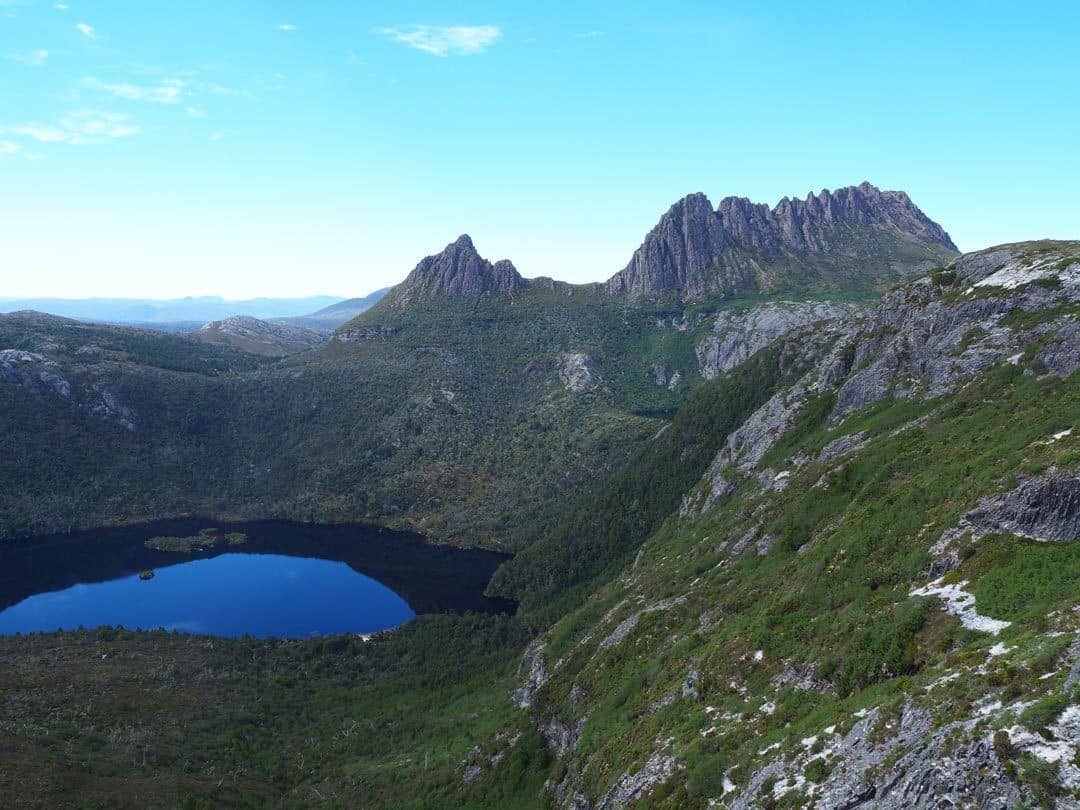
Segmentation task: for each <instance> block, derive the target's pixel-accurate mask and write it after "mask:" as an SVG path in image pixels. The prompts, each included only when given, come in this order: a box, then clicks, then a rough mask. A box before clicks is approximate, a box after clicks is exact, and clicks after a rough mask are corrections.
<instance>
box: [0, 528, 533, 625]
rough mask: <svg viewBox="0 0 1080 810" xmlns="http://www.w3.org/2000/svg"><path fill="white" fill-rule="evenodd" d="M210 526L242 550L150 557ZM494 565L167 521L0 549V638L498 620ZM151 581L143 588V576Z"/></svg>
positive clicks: (355, 540) (313, 534)
mask: <svg viewBox="0 0 1080 810" xmlns="http://www.w3.org/2000/svg"><path fill="white" fill-rule="evenodd" d="M211 525H213V526H216V527H218V528H221V529H222V530H224V531H230V532H234V531H235V532H243V533H245V534H247V536H248V541H247V543H245V544H244V545H242V546H225V545H222V546H218V547H215V548H213V549H210V550H208V551H195V552H193V553H191V554H183V553H178V552H164V551H157V550H154V549H148V548H146V547H145V545H144V543H145V541H146V540H147V539H149V538H150V537H155V536H159V535H167V536H188V535H191V534H195V533H196V532H197V531H198V530H199V529H201V528H207V527H210V526H211ZM503 559H505V558H504V557H503V556H502V555H498V554H493V553H490V552H482V551H462V550H458V549H449V548H444V547H436V546H430V545H427V544H426V543H425V542H424V541H423V539H422V538H420V537H418V536H416V535H411V534H406V533H403V532H391V531H387V530H384V529H378V528H372V527H367V526H313V525H308V524H303V525H301V524H291V523H283V522H271V521H266V522H260V523H248V524H228V525H223V524H220V523H219V524H208V523H203V522H198V521H170V522H165V523H158V524H153V525H149V526H142V527H127V528H123V529H111V530H102V531H98V532H83V533H79V534H76V535H64V536H54V537H47V538H38V539H36V540H29V541H25V542H19V543H8V544H5V545H2V546H0V634H7V635H10V634H13V633H16V632H19V633H28V632H37V631H47V632H48V631H54V630H58V629H64V630H72V629H76V628H78V627H87V628H92V627H101V626H120V627H126V628H129V629H144V630H152V629H157V628H164V629H166V630H175V631H180V632H189V633H200V634H210V635H220V636H243V635H252V636H264V637H265V636H277V637H291V638H303V637H308V636H312V635H327V634H337V633H373V632H376V631H378V630H385V629H389V628H392V627H396V626H398V625H400V624H401V623H403V622H406V621H408V620H409V619H411V618H412V617H413V616H415V615H416V614H417V613H433V612H448V611H454V612H462V611H466V610H473V611H484V612H494V611H505V610H508V609H510V608H511V607H512V605H511V604H509V603H507V602H505V601H503V600H495V599H488V598H486V597H484V596H483V591H484V588H485V587H486V585H487V581H488V579H490V577H491V574H492V573H493V572H494V570H495V568H496V567H497V566H498V565H499V564H500V563H501V562H502V560H503ZM147 570H149V571H153V572H154V576H153V578H152V579H147V580H144V579H141V578H140V576H139V573H140V572H142V571H147Z"/></svg>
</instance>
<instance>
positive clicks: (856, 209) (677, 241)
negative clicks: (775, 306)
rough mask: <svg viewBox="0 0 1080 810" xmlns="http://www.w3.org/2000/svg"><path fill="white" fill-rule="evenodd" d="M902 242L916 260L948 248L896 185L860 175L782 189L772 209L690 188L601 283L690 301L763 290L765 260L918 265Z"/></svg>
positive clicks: (768, 279) (769, 278) (614, 289)
mask: <svg viewBox="0 0 1080 810" xmlns="http://www.w3.org/2000/svg"><path fill="white" fill-rule="evenodd" d="M905 246H906V247H909V248H922V249H924V251H925V253H924V255H923V257H922V259H923V260H927V259H931V260H932V259H934V258H942V257H948V256H951V255H953V254H955V252H956V245H954V244H953V241H952V239H950V238H949V235H948V234H947V233H946V232H945V231H944V230H943V229H942V228H941V226H940V225H938V224H937V223H936V222H934V221H933V220H931V219H930V218H929V217H927V216H926V215H925V214H924V213H923V212H922V211H920V210H919V208H918V207H917V206H916V205H915V204H914V203H913V202H912V201H911V199H910V198H909V197H908V195H907V194H905V193H904V192H902V191H881V190H879V189H877V188H876V187H874V186H872V185H870V184H869V183H863V184H862V185H860V186H853V187H849V188H841V189H838V190H836V191H828V190H824V191H822V192H821V193H820V194H818V195H813V194H810V195H807V197H806V199H805V200H798V199H788V198H787V197H785V198H784V199H783V200H781V201H780V202H779V203H778V204H777V205H776V206H775V207H773V208H769V207H768V206H767V205H762V204H757V203H752V202H751V201H750V200H748V199H746V198H743V197H728V198H726V199H724V200H721V202H720V205H719V206H718V207H717V208H716V209H715V210H714V209H713V208H712V205H711V203H710V202H709V200H708V198H707V197H706V196H705V195H704V194H700V193H699V194H691V195H689V196H687V197H685V198H683V199H682V200H680V201H679V202H677V203H675V205H673V206H672V207H671V208H670V210H668V212H667V213H666V214H664V216H663V217H662V218H661V219H660V222H659V223H658V224H657V225H656V227H655V228H653V230H652V231H651V232H650V233H649V235H648V236H647V237H646V238H645V241H644V243H643V244H642V245H641V247H640V248H638V250H637V252H636V253H634V256H633V258H632V259H631V260H630V263H629V264H628V265H627V266H626V267H625V268H624V269H623V270H622V271H621V272H620V273H618V274H617V275H616V276H615V277H614V278H612V279H611V280H610V281H609V282H608V284H607V287H608V290H609V291H610V292H611V293H614V294H620V293H626V294H629V295H631V296H634V297H642V298H661V297H664V296H666V295H669V294H671V293H676V294H678V295H679V296H680V297H681V298H683V299H684V300H690V299H697V298H701V297H703V296H705V295H707V294H709V293H726V294H732V293H739V292H745V291H747V290H753V289H769V288H771V287H773V286H775V284H776V282H777V279H776V278H774V276H773V273H772V272H771V271H770V265H772V264H776V263H787V264H795V265H798V264H799V263H800V262H806V261H808V260H811V261H812V259H811V257H814V256H822V255H825V254H830V255H833V256H839V257H849V258H852V259H857V260H861V261H862V262H864V263H865V264H866V271H867V272H873V271H874V270H875V267H876V268H877V269H879V270H880V269H885V268H889V269H892V270H895V269H897V267H896V265H897V263H898V262H899V264H900V265H904V264H907V265H917V264H918V263H919V261H918V259H917V258H916V256H915V255H908V256H906V257H905V256H903V255H902V254H903V252H904V251H903V249H902V248H903V247H905ZM900 269H903V268H902V267H901V268H900Z"/></svg>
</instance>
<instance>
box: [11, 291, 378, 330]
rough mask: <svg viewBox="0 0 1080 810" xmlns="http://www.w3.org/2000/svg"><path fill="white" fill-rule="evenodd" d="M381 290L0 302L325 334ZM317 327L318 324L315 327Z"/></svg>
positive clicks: (164, 323)
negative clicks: (354, 294)
mask: <svg viewBox="0 0 1080 810" xmlns="http://www.w3.org/2000/svg"><path fill="white" fill-rule="evenodd" d="M382 292H384V291H378V292H375V293H372V294H371V295H369V296H367V297H366V298H350V299H347V300H343V299H341V298H338V297H336V296H330V295H315V296H308V297H305V298H249V299H244V300H236V301H230V300H227V299H224V298H221V297H219V296H197V297H190V298H174V299H165V300H156V299H148V298H85V299H74V298H0V312H15V311H19V310H36V311H38V312H47V313H49V314H50V315H60V316H62V317H65V318H75V319H77V320H81V321H94V322H98V323H114V324H125V325H132V326H148V327H153V328H159V329H162V330H164V331H170V332H172V331H177V332H193V331H195V330H196V329H199V328H200V327H201V326H203V325H204V324H206V323H208V322H210V321H218V320H224V319H225V318H230V317H232V316H235V315H245V316H248V317H252V318H260V319H263V320H270V319H276V318H282V319H298V320H301V321H302V320H311V321H312V323H310V324H309V323H299V322H298V323H294V324H293V325H295V326H304V327H307V328H316V329H318V328H322V329H324V330H326V331H329V330H331V329H334V328H336V327H337V326H340V325H341V324H342V323H345V321H347V320H349V319H350V318H353V317H355V316H356V315H357V314H359V313H360V312H362V311H363V309H364V308H366V307H367V306H370V305H371V304H373V303H375V301H377V300H378V299H379V298H380V297H381V294H382ZM316 324H317V325H316Z"/></svg>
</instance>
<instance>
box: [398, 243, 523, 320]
mask: <svg viewBox="0 0 1080 810" xmlns="http://www.w3.org/2000/svg"><path fill="white" fill-rule="evenodd" d="M526 287H528V282H527V281H526V280H525V279H523V278H522V277H521V275H520V274H519V273H518V271H517V269H516V268H515V267H514V265H513V264H512V263H511V262H509V261H508V260H506V259H503V260H501V261H498V262H495V263H494V264H492V263H491V262H489V261H488V260H487V259H485V258H483V257H482V256H480V254H479V253H477V252H476V247H475V246H474V245H473V242H472V239H471V238H469V236H468V235H467V234H462V235H461V236H459V237H458V238H457V239H456V240H455V241H454V242H451V243H450V244H449V245H447V246H446V248H445V249H444V250H443V251H442V253H437V254H435V255H434V256H428V257H427V258H425V259H423V260H421V262H420V263H419V264H418V265H416V267H415V268H414V269H413V271H412V272H411V273H409V275H408V277H407V278H406V279H405V281H404V282H402V284H401V285H400V286H399V287H398V288H397V289H396V290H394V291H393V292H392V293H391V294H390V296H388V297H389V298H391V299H392V302H393V304H394V305H396V306H405V305H408V304H411V303H414V302H417V301H425V300H431V299H435V298H439V297H446V296H457V297H467V298H480V297H481V296H485V295H505V296H513V295H514V294H515V293H517V292H519V291H521V290H524V289H525V288H526Z"/></svg>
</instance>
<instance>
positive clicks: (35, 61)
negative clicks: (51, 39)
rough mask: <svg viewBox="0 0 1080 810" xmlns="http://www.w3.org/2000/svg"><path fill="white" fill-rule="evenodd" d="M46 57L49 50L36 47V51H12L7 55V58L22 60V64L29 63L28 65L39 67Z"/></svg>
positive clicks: (16, 60)
mask: <svg viewBox="0 0 1080 810" xmlns="http://www.w3.org/2000/svg"><path fill="white" fill-rule="evenodd" d="M48 58H49V52H48V51H47V50H45V49H44V48H38V49H37V50H36V51H21V52H20V53H13V54H11V55H10V56H8V59H11V60H13V61H15V62H22V63H23V64H24V65H29V66H30V67H41V66H42V65H44V64H45V60H46V59H48Z"/></svg>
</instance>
